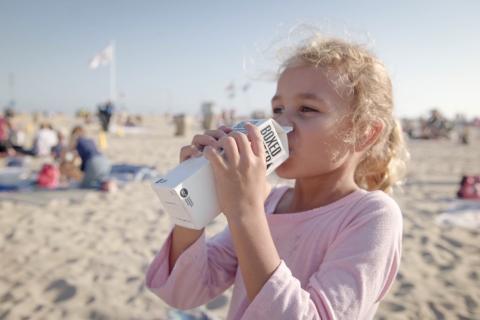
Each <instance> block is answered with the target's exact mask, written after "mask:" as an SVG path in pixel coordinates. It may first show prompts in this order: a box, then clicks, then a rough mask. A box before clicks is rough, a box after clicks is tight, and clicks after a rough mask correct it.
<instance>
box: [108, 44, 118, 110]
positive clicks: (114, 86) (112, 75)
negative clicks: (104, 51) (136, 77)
mask: <svg viewBox="0 0 480 320" xmlns="http://www.w3.org/2000/svg"><path fill="white" fill-rule="evenodd" d="M110 45H111V47H112V61H110V100H111V101H112V102H115V101H116V100H117V94H116V91H117V79H116V76H117V75H116V57H115V41H113V40H112V41H111V42H110Z"/></svg>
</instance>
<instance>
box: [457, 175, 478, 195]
mask: <svg viewBox="0 0 480 320" xmlns="http://www.w3.org/2000/svg"><path fill="white" fill-rule="evenodd" d="M457 197H459V198H461V199H478V200H480V176H463V177H462V181H461V182H460V189H459V190H458V192H457Z"/></svg>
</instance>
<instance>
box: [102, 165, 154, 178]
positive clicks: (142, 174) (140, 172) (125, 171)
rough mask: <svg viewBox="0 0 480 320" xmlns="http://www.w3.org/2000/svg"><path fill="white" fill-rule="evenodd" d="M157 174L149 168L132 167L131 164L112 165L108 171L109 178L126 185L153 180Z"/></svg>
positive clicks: (143, 166) (141, 166) (142, 166)
mask: <svg viewBox="0 0 480 320" xmlns="http://www.w3.org/2000/svg"><path fill="white" fill-rule="evenodd" d="M158 177H159V174H158V173H157V172H156V171H155V169H154V168H153V167H151V166H145V165H132V164H126V163H122V164H114V165H113V166H112V170H111V171H110V178H112V179H114V180H116V181H118V182H121V183H126V182H129V181H145V180H155V179H156V178H158Z"/></svg>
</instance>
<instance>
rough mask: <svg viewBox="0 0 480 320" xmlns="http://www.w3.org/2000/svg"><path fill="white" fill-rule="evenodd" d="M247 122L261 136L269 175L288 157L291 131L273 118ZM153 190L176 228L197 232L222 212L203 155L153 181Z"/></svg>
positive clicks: (238, 127) (237, 127)
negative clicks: (256, 128) (257, 130)
mask: <svg viewBox="0 0 480 320" xmlns="http://www.w3.org/2000/svg"><path fill="white" fill-rule="evenodd" d="M248 122H250V123H252V124H253V125H255V126H257V127H258V129H259V130H260V133H261V134H262V137H263V146H264V148H265V154H266V163H267V175H268V174H270V173H271V172H273V171H274V170H275V169H276V168H277V167H278V166H279V165H280V164H282V162H284V161H285V160H286V159H287V158H288V156H289V153H288V139H287V133H288V132H289V131H291V130H292V128H291V127H281V126H280V125H279V124H278V123H277V122H276V121H275V120H273V119H261V120H258V119H255V120H249V121H248ZM245 123H246V122H245V121H242V122H240V123H238V124H236V125H235V126H234V127H233V130H235V131H240V132H244V133H246V129H245V127H244V125H245ZM154 189H155V191H156V193H157V195H158V197H159V198H160V201H161V202H162V204H163V206H164V208H165V211H166V212H167V213H168V214H169V215H170V217H171V219H172V220H173V222H174V223H175V224H177V225H180V226H183V227H187V228H191V229H197V230H200V229H202V228H204V227H205V226H206V225H207V224H208V223H209V222H210V221H211V220H213V219H214V218H215V217H216V216H217V215H219V214H220V213H221V212H220V207H219V205H218V200H217V195H216V192H215V182H214V178H213V172H212V167H211V166H210V163H209V162H208V160H207V159H206V158H204V157H203V156H201V157H196V158H191V159H188V160H186V161H184V162H182V163H180V164H179V165H178V166H177V167H175V168H174V169H173V170H172V171H170V172H168V173H167V175H166V176H164V177H162V178H161V179H159V180H158V181H156V182H155V183H154Z"/></svg>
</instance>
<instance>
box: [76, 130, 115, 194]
mask: <svg viewBox="0 0 480 320" xmlns="http://www.w3.org/2000/svg"><path fill="white" fill-rule="evenodd" d="M70 149H71V150H74V151H75V152H76V153H77V155H78V156H79V157H80V159H81V162H80V170H81V172H82V173H83V174H82V182H81V184H80V186H81V187H82V188H97V189H102V190H105V191H109V190H112V189H113V188H114V183H113V181H110V180H109V175H110V170H111V164H110V161H109V160H108V159H107V157H106V156H105V155H103V154H102V153H100V151H98V149H97V147H96V145H95V142H94V141H93V140H92V139H90V138H88V137H87V136H86V133H85V129H84V128H83V127H81V126H77V127H75V128H74V129H73V130H72V133H71V138H70Z"/></svg>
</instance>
